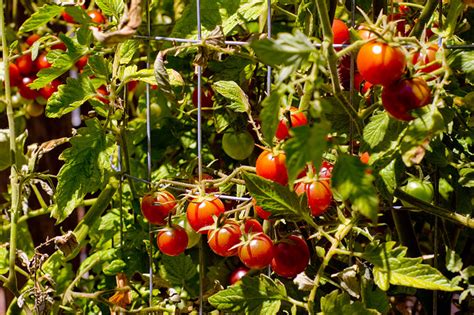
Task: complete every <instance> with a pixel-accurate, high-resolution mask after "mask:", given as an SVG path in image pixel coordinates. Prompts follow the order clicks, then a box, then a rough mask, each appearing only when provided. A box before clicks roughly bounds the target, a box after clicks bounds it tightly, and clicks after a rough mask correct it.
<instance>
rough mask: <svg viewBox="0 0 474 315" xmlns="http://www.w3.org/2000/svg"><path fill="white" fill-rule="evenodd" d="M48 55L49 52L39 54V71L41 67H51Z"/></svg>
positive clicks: (37, 66)
mask: <svg viewBox="0 0 474 315" xmlns="http://www.w3.org/2000/svg"><path fill="white" fill-rule="evenodd" d="M46 55H47V53H45V52H44V53H42V54H41V55H39V56H38V58H36V60H35V65H36V69H37V70H38V71H39V70H41V69H46V68H49V67H51V63H50V62H49V61H48V59H47V58H46Z"/></svg>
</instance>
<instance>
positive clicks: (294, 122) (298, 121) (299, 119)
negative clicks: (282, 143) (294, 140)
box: [275, 107, 308, 140]
mask: <svg viewBox="0 0 474 315" xmlns="http://www.w3.org/2000/svg"><path fill="white" fill-rule="evenodd" d="M290 112H291V114H290V121H291V125H290V122H289V121H288V119H287V117H286V115H284V116H283V118H282V119H281V120H280V122H279V123H278V128H277V131H276V134H275V136H276V137H277V139H278V140H285V139H286V138H288V137H289V136H290V133H289V129H290V128H292V127H300V126H304V125H306V124H307V123H308V119H307V118H306V115H305V114H304V113H303V112H300V111H298V108H296V107H291V108H290Z"/></svg>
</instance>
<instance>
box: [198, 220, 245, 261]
mask: <svg viewBox="0 0 474 315" xmlns="http://www.w3.org/2000/svg"><path fill="white" fill-rule="evenodd" d="M241 236H242V233H241V231H240V226H239V224H238V223H237V222H235V221H233V220H227V221H226V222H225V223H224V225H223V226H221V227H218V228H216V229H215V230H209V231H208V232H207V244H208V245H209V247H210V248H211V249H212V251H213V252H214V253H216V254H217V255H219V256H223V257H229V256H234V255H236V254H237V247H234V246H235V245H237V244H239V243H240V237H241ZM233 247H234V248H233Z"/></svg>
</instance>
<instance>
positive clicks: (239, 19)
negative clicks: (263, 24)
mask: <svg viewBox="0 0 474 315" xmlns="http://www.w3.org/2000/svg"><path fill="white" fill-rule="evenodd" d="M229 7H230V6H229ZM266 10H267V1H265V0H250V1H246V3H242V4H240V5H238V6H237V10H236V11H235V12H234V13H233V14H232V15H231V16H229V17H228V18H226V19H223V21H224V22H223V23H222V30H223V32H224V34H228V33H230V32H231V31H232V30H233V29H234V28H235V27H236V26H238V25H240V24H242V23H246V22H248V21H252V20H256V19H257V18H258V17H259V16H261V15H262V14H263V13H264V12H265V11H266Z"/></svg>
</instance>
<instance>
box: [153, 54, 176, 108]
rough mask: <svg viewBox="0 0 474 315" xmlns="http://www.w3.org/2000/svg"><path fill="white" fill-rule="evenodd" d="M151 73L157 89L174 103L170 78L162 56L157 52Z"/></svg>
mask: <svg viewBox="0 0 474 315" xmlns="http://www.w3.org/2000/svg"><path fill="white" fill-rule="evenodd" d="M153 73H154V74H155V78H156V83H157V85H158V89H159V90H160V91H161V92H162V93H163V94H164V95H165V96H166V98H167V99H168V100H170V101H175V99H176V98H175V95H174V92H173V89H172V87H171V83H170V76H169V74H168V71H167V70H166V67H165V60H164V55H163V54H162V53H161V52H158V54H157V55H156V59H155V63H154V65H153Z"/></svg>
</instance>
